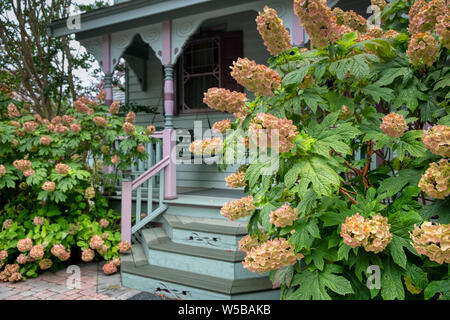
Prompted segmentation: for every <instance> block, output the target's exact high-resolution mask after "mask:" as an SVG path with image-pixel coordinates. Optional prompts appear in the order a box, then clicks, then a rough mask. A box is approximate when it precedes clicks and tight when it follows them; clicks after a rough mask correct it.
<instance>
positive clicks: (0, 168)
mask: <svg viewBox="0 0 450 320" xmlns="http://www.w3.org/2000/svg"><path fill="white" fill-rule="evenodd" d="M5 174H6V168H5V166H4V165H2V164H0V178H1V177H3V176H4V175H5Z"/></svg>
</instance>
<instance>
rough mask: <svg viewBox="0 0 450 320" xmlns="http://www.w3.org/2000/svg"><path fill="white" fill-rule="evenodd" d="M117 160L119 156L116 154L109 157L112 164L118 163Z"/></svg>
mask: <svg viewBox="0 0 450 320" xmlns="http://www.w3.org/2000/svg"><path fill="white" fill-rule="evenodd" d="M119 161H120V157H119V156H118V155H113V156H112V157H111V163H112V164H118V163H119Z"/></svg>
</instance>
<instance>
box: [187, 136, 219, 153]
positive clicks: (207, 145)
mask: <svg viewBox="0 0 450 320" xmlns="http://www.w3.org/2000/svg"><path fill="white" fill-rule="evenodd" d="M222 148H223V141H222V139H220V138H217V137H216V138H211V139H206V140H195V141H194V142H192V143H191V145H190V146H189V151H190V152H192V153H193V154H197V155H205V156H213V155H217V154H219V153H220V152H221V151H222Z"/></svg>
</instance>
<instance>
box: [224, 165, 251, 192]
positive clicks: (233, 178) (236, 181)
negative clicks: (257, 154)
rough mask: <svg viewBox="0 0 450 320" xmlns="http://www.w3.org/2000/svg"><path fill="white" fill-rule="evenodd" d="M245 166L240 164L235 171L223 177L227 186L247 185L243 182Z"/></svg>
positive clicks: (240, 186)
mask: <svg viewBox="0 0 450 320" xmlns="http://www.w3.org/2000/svg"><path fill="white" fill-rule="evenodd" d="M245 171H246V167H245V166H241V167H240V168H239V170H238V171H237V172H236V173H232V174H230V175H229V176H228V177H226V178H225V182H226V185H227V187H228V188H243V187H245V186H246V185H247V183H246V182H245Z"/></svg>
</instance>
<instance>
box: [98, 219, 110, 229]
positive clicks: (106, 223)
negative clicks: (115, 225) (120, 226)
mask: <svg viewBox="0 0 450 320" xmlns="http://www.w3.org/2000/svg"><path fill="white" fill-rule="evenodd" d="M99 224H100V227H102V228H107V227H108V226H109V221H108V220H106V219H100V221H99Z"/></svg>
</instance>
